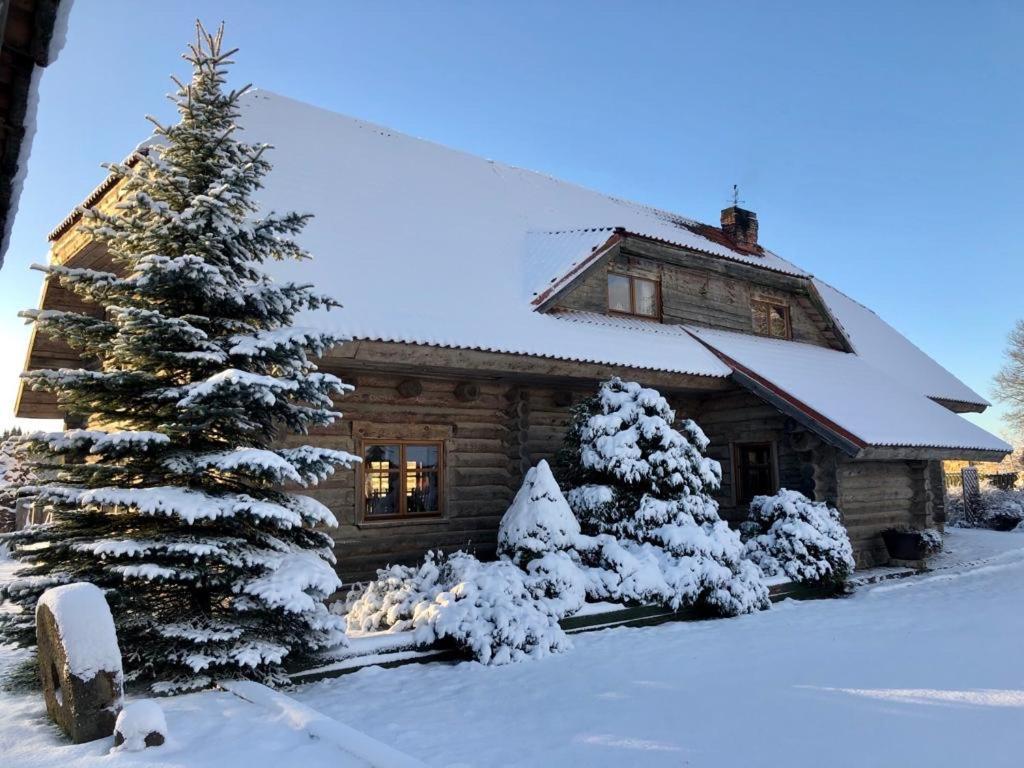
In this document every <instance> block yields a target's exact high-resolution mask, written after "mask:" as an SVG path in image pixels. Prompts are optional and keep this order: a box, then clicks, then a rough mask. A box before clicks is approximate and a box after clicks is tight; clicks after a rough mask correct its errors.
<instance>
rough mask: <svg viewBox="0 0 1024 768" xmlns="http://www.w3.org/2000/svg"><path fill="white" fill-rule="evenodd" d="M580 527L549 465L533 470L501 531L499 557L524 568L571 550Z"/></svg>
mask: <svg viewBox="0 0 1024 768" xmlns="http://www.w3.org/2000/svg"><path fill="white" fill-rule="evenodd" d="M579 535H580V524H579V521H578V520H577V519H576V516H575V515H574V514H573V512H572V509H571V508H570V507H569V503H568V502H567V501H566V500H565V496H563V495H562V491H561V489H560V488H559V487H558V483H557V482H556V481H555V478H554V475H552V474H551V468H550V467H549V466H548V463H547V462H546V461H541V462H540V463H539V464H538V465H537V466H535V467H532V468H531V469H530V470H529V471H528V472H527V473H526V478H525V479H524V480H523V485H522V487H521V488H520V489H519V492H518V493H517V494H516V496H515V498H514V499H513V500H512V506H510V507H509V508H508V511H507V512H506V513H505V516H504V517H502V518H501V525H500V526H499V528H498V554H500V555H502V556H503V557H507V558H509V559H510V560H512V562H514V563H515V564H516V565H519V566H521V567H525V566H526V564H527V563H529V562H530V561H531V560H534V559H535V558H538V557H542V556H544V555H546V554H548V553H549V552H557V551H566V550H570V549H572V548H573V547H574V546H575V545H576V542H577V540H578V538H579Z"/></svg>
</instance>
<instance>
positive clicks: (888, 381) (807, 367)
mask: <svg viewBox="0 0 1024 768" xmlns="http://www.w3.org/2000/svg"><path fill="white" fill-rule="evenodd" d="M688 329H689V331H690V332H691V333H693V334H694V335H695V336H697V337H698V338H700V339H701V340H703V341H705V342H706V343H707V344H709V345H710V346H711V347H713V348H714V349H716V350H718V351H719V352H721V353H722V354H724V355H726V356H727V357H728V358H729V359H730V360H732V361H735V362H736V363H738V364H739V366H742V368H740V369H739V370H742V369H747V370H748V371H751V372H753V373H754V374H756V375H757V376H759V377H761V378H762V379H764V380H766V381H768V382H770V384H772V385H773V386H774V387H775V388H776V389H777V390H781V391H782V392H784V393H785V394H787V395H789V396H790V397H792V398H794V399H795V400H797V401H799V403H801V404H803V405H804V406H806V407H807V408H809V409H811V410H812V411H815V412H816V413H817V414H819V415H820V416H822V417H824V419H825V420H827V421H831V422H832V423H833V424H835V425H838V426H839V427H840V428H841V429H843V430H845V431H846V432H848V433H850V434H851V435H853V436H854V437H856V438H858V439H859V441H860V442H861V443H863V444H865V445H870V446H894V447H896V446H898V447H934V448H963V449H972V450H982V451H1003V452H1006V451H1010V450H1011V448H1010V446H1009V445H1008V444H1007V443H1005V442H1004V441H1002V440H1000V439H999V438H997V437H995V436H994V435H991V434H989V433H988V432H986V431H985V430H984V429H982V428H981V427H978V426H976V425H974V424H972V423H971V422H969V421H967V420H966V419H964V418H962V417H961V416H958V415H956V414H955V413H953V412H951V411H949V410H947V409H946V408H944V407H943V406H941V405H938V404H937V403H935V402H933V401H932V400H929V399H928V398H927V397H924V396H922V395H921V394H920V393H918V392H917V391H915V390H913V389H910V388H908V387H907V386H906V385H905V384H903V383H902V382H900V381H898V380H896V379H895V378H892V377H890V376H887V375H886V374H885V373H884V372H883V371H882V370H880V369H879V368H878V367H876V366H875V365H873V364H872V363H871V362H869V360H867V359H865V358H863V357H861V356H860V355H857V354H852V353H848V352H838V351H835V350H831V349H826V348H824V347H818V346H815V345H813V344H804V343H800V342H795V341H782V340H778V339H768V338H764V337H760V336H753V335H749V334H740V333H730V332H727V331H712V330H708V329H703V328H697V327H693V326H689V327H688ZM819 421H820V419H819Z"/></svg>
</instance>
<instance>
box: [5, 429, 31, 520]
mask: <svg viewBox="0 0 1024 768" xmlns="http://www.w3.org/2000/svg"><path fill="white" fill-rule="evenodd" d="M20 435H21V431H20V430H12V431H9V432H8V431H5V432H2V433H0V533H3V532H6V531H10V530H13V529H14V522H15V508H16V507H17V503H18V491H19V490H20V489H21V487H22V486H25V485H28V484H29V483H30V482H31V481H30V480H29V467H28V464H27V462H26V460H25V458H26V457H25V453H24V449H23V448H21V447H20V446H19V440H18V438H19V436H20Z"/></svg>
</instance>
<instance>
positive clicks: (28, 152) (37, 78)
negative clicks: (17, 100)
mask: <svg viewBox="0 0 1024 768" xmlns="http://www.w3.org/2000/svg"><path fill="white" fill-rule="evenodd" d="M72 5H74V0H61V2H60V4H59V5H58V6H57V15H56V17H55V18H54V22H53V30H52V32H51V33H50V45H49V48H48V49H47V53H46V66H47V67H48V66H50V65H51V64H53V62H55V61H56V60H57V57H58V55H60V52H61V51H62V50H63V48H64V45H65V43H67V35H68V18H69V17H70V16H71V6H72ZM43 71H44V67H41V66H39V65H38V64H37V65H35V66H33V67H32V78H31V81H30V83H29V89H28V99H27V103H26V105H25V120H24V134H22V138H21V145H20V146H19V148H18V159H17V166H16V167H17V171H15V174H14V178H13V179H11V196H10V201H9V202H8V204H7V205H8V210H7V219H6V221H5V222H4V229H3V232H0V269H2V268H3V266H4V257H5V256H6V255H7V246H8V245H9V244H10V242H11V233H12V232H13V231H14V220H15V219H16V218H17V216H18V208H19V206H20V203H21V191H22V188H23V187H24V186H25V177H26V176H27V175H28V164H29V161H30V160H31V159H32V144H33V142H34V141H35V137H36V115H37V113H38V112H39V84H40V83H41V82H42V78H43Z"/></svg>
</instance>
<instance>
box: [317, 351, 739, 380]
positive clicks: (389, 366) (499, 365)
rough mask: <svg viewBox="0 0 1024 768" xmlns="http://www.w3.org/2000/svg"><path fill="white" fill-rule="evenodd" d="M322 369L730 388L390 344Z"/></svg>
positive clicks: (599, 367) (636, 371) (347, 354)
mask: <svg viewBox="0 0 1024 768" xmlns="http://www.w3.org/2000/svg"><path fill="white" fill-rule="evenodd" d="M322 364H323V365H324V366H325V367H329V368H330V369H331V370H340V371H343V372H359V371H367V372H373V371H377V372H392V373H406V374H409V375H415V376H424V375H433V376H446V377H466V378H470V379H473V380H480V379H492V380H496V379H502V380H517V381H523V382H530V383H537V384H553V385H558V384H560V385H562V386H573V387H579V388H584V389H585V388H589V387H592V386H593V385H594V384H595V383H597V382H601V381H605V380H607V379H609V378H611V377H612V376H621V377H623V378H629V379H632V380H635V381H639V382H641V383H643V384H645V385H647V386H651V387H655V388H657V389H662V390H664V391H665V392H679V393H695V392H722V391H725V390H728V389H729V388H730V387H731V386H732V385H731V384H730V383H729V379H728V377H726V376H705V375H698V374H687V373H672V372H670V371H651V370H646V369H642V368H632V367H629V366H624V365H606V364H602V363H585V362H577V361H572V360H560V359H554V358H548V357H538V356H532V355H519V354H512V353H507V352H485V351H481V350H475V349H456V348H452V347H435V346H429V345H426V344H409V343H405V342H391V341H365V340H364V341H349V342H345V343H344V344H341V345H339V346H338V347H335V348H334V349H332V350H331V351H330V352H328V353H327V354H326V355H325V356H324V358H323V360H322Z"/></svg>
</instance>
